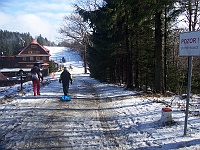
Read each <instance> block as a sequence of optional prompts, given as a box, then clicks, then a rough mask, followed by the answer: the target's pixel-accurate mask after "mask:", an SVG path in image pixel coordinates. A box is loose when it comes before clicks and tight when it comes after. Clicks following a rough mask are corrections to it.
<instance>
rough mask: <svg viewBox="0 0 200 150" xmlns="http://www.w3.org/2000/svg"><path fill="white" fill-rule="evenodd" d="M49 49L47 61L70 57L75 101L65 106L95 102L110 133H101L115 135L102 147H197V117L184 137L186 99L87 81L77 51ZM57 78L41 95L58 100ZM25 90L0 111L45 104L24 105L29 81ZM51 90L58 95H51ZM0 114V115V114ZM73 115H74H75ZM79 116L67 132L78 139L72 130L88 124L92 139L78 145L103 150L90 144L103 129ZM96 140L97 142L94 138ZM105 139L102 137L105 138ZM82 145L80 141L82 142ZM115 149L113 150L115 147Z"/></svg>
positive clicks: (196, 149)
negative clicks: (165, 120) (168, 117)
mask: <svg viewBox="0 0 200 150" xmlns="http://www.w3.org/2000/svg"><path fill="white" fill-rule="evenodd" d="M48 48H49V49H50V52H51V55H52V56H51V57H53V58H55V57H57V58H58V60H60V59H61V58H62V57H63V56H64V57H66V58H67V57H68V56H70V59H69V60H67V62H66V63H65V65H67V66H69V64H72V66H73V70H70V72H71V73H72V74H73V76H74V84H73V85H72V86H71V93H72V98H73V99H74V101H73V102H72V103H71V105H70V104H69V105H68V106H67V107H68V108H70V107H72V108H73V109H78V108H80V107H84V105H86V104H88V103H89V102H90V101H88V99H89V100H92V99H98V100H99V103H98V108H95V110H98V111H99V115H100V116H103V118H100V120H101V119H104V121H105V120H106V122H107V126H109V129H104V130H106V132H109V133H110V134H112V135H117V136H115V137H112V138H114V139H115V143H114V146H113V145H112V146H110V148H107V149H145V150H146V149H149V150H151V149H162V150H168V149H180V150H186V149H188V150H190V149H194V150H199V149H200V118H199V116H195V115H193V114H189V118H188V132H187V133H188V134H187V136H183V131H184V119H185V114H184V112H183V111H181V110H182V109H184V108H183V107H184V106H185V99H183V100H181V99H180V98H179V97H177V96H174V97H162V96H161V97H157V96H154V97H153V96H151V97H150V96H148V95H147V96H142V95H139V93H137V92H134V91H125V90H124V89H123V88H122V87H119V86H116V85H112V84H106V83H100V82H98V81H96V80H94V79H92V78H90V77H89V75H85V74H83V72H84V69H83V67H82V62H81V58H80V56H78V55H77V54H76V53H73V54H72V53H71V52H70V51H67V49H65V48H60V47H48ZM68 58H69V57H68ZM59 75H60V72H57V73H56V76H55V78H54V79H52V78H51V76H49V77H46V79H45V80H48V81H49V82H50V83H49V85H50V87H49V86H48V85H45V86H44V87H43V88H42V89H41V91H42V95H45V96H46V97H48V96H49V97H52V96H54V97H56V96H58V97H60V96H61V95H62V89H61V88H59V90H58V87H59V86H60V84H59V83H58V82H57V80H58V77H59ZM54 81H55V82H54ZM84 83H87V84H88V85H90V86H92V87H93V88H95V91H94V92H95V94H94V93H89V92H88V93H87V90H89V89H88V87H87V88H84V86H85V85H84ZM24 87H25V91H26V94H25V95H22V96H21V94H17V95H19V96H20V97H21V99H20V98H19V99H15V100H14V101H12V102H5V104H1V105H0V109H1V110H3V109H4V108H5V107H6V108H9V107H12V105H16V104H18V105H20V103H21V105H22V104H23V103H27V104H28V103H35V105H36V104H38V103H40V101H42V100H44V99H32V100H30V101H29V102H27V99H26V98H27V97H31V96H32V87H31V82H29V83H26V84H24ZM1 89H4V90H5V91H7V93H9V92H10V93H16V89H17V86H15V87H10V88H5V87H2V88H1ZM77 89H78V90H77ZM54 91H57V92H56V93H54ZM3 94H6V92H3V91H2V92H1V96H2V97H3ZM78 99H87V101H85V103H84V102H82V105H76V104H78ZM194 99H196V100H200V98H199V97H198V96H196V97H195V98H194ZM45 101H49V99H45ZM197 102H198V101H197ZM10 104H12V105H10ZM54 104H55V102H54V103H52V104H51V103H48V105H49V107H50V108H54V107H55V106H54ZM166 105H171V108H172V119H173V122H172V123H171V124H164V125H163V124H162V122H161V113H162V111H161V110H162V108H164V107H166ZM37 107H38V108H39V107H42V106H39V105H38V106H37ZM94 107H95V106H94ZM72 108H71V109H72ZM87 109H90V108H88V107H86V108H84V110H87ZM103 110H104V111H103ZM196 110H199V107H197V108H196ZM7 113H8V112H7ZM0 115H1V116H3V115H4V114H3V112H1V114H0ZM76 115H78V113H77V114H76ZM79 117H80V123H78V121H77V122H75V123H76V124H72V125H71V126H70V127H69V128H70V129H73V130H75V131H76V134H77V135H79V134H81V132H83V131H81V129H78V128H76V126H78V125H80V126H81V127H82V128H83V127H87V126H89V127H88V128H87V129H88V130H89V129H93V130H92V131H91V132H90V138H91V139H93V140H87V141H86V142H87V144H85V143H84V144H83V143H82V145H81V144H80V145H81V146H83V147H84V146H86V145H87V146H88V147H84V148H85V149H91V148H90V147H89V145H90V146H91V145H92V146H93V149H105V147H101V146H102V145H101V146H100V147H99V145H98V144H97V143H94V141H96V142H99V141H100V139H99V138H103V136H104V134H103V132H105V131H101V130H100V129H99V128H97V127H99V126H101V127H102V128H103V126H104V124H101V125H100V124H98V123H99V122H98V120H96V119H94V118H92V119H91V118H90V120H89V119H85V118H81V116H79ZM106 118H109V119H106ZM73 126H74V127H73ZM107 126H106V127H107ZM96 130H100V131H99V132H98V134H99V136H98V135H96V134H95V131H96ZM108 130H109V131H108ZM88 132H89V131H88ZM66 134H67V133H66ZM79 136H81V135H79ZM79 136H78V137H79ZM75 137H76V136H74V138H73V137H71V140H73V141H78V142H81V141H79V139H75ZM97 138H98V140H99V141H98V140H96V139H97ZM104 138H105V139H106V137H104ZM82 142H85V141H84V140H83V139H82ZM109 142H111V141H109V138H108V139H107V140H105V141H103V143H104V144H105V145H107V146H109V144H110V143H109ZM116 143H117V144H116ZM95 145H96V147H95ZM115 146H117V147H118V148H114V147H115Z"/></svg>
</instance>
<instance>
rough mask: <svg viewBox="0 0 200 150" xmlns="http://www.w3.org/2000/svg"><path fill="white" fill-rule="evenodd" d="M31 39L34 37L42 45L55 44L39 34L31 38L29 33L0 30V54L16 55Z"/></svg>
mask: <svg viewBox="0 0 200 150" xmlns="http://www.w3.org/2000/svg"><path fill="white" fill-rule="evenodd" d="M33 39H36V40H37V42H38V43H39V44H40V45H42V46H54V45H55V43H54V42H51V41H48V39H47V38H43V37H42V36H41V35H39V36H37V37H36V38H33V37H32V36H31V35H30V34H29V33H19V32H10V31H7V30H4V31H3V30H0V54H1V56H2V55H3V56H9V55H16V54H18V53H19V50H20V49H21V48H23V47H25V46H27V45H29V44H30V42H31V41H32V40H33Z"/></svg>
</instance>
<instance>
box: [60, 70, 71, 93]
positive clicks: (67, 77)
mask: <svg viewBox="0 0 200 150" xmlns="http://www.w3.org/2000/svg"><path fill="white" fill-rule="evenodd" d="M59 82H60V83H62V86H63V93H64V95H65V96H67V94H68V90H69V82H70V83H71V84H72V76H71V74H70V73H69V72H68V71H67V68H66V67H64V70H63V72H62V73H61V74H60V78H59Z"/></svg>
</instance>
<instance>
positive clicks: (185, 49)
mask: <svg viewBox="0 0 200 150" xmlns="http://www.w3.org/2000/svg"><path fill="white" fill-rule="evenodd" d="M179 56H188V85H187V99H186V110H185V125H184V135H186V134H187V122H188V112H189V101H190V91H191V78H192V56H200V31H193V32H185V33H181V34H180V41H179Z"/></svg>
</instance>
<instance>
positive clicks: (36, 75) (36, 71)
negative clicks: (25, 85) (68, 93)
mask: <svg viewBox="0 0 200 150" xmlns="http://www.w3.org/2000/svg"><path fill="white" fill-rule="evenodd" d="M31 80H32V83H33V93H34V96H36V95H40V81H43V76H42V73H41V71H40V68H39V65H38V64H34V66H33V68H32V69H31Z"/></svg>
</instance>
